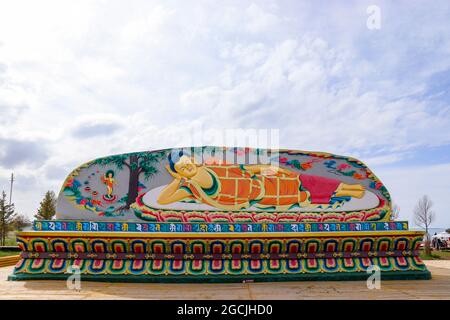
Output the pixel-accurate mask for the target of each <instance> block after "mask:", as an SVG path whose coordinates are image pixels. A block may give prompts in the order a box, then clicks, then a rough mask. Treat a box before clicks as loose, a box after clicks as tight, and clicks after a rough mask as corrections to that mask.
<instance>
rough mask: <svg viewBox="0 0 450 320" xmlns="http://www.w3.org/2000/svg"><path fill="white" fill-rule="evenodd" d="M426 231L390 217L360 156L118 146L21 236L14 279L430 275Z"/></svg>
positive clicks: (81, 173) (77, 173)
mask: <svg viewBox="0 0 450 320" xmlns="http://www.w3.org/2000/svg"><path fill="white" fill-rule="evenodd" d="M422 236H423V233H422V232H419V231H409V230H408V223H407V222H406V221H392V220H391V198H390V194H389V192H388V191H387V189H386V187H385V186H384V185H383V184H382V183H381V181H380V180H379V179H378V178H377V177H376V176H375V175H374V174H373V172H372V171H371V170H370V169H369V168H368V167H367V166H366V165H364V164H363V163H362V162H361V161H359V160H357V159H354V158H350V157H344V156H337V155H333V154H329V153H323V152H307V151H297V150H270V149H269V150H268V149H252V148H228V147H192V148H182V149H179V148H177V149H164V150H155V151H145V152H135V153H127V154H119V155H111V156H107V157H103V158H98V159H94V160H92V161H89V162H87V163H85V164H83V165H81V166H80V167H78V168H76V169H75V170H73V171H72V172H71V173H70V174H69V175H68V177H67V178H66V180H65V181H64V183H63V186H62V188H61V191H60V193H59V196H58V201H57V220H51V221H35V222H34V225H33V230H32V231H24V232H21V233H19V234H18V236H17V241H18V244H19V246H20V247H21V248H22V250H23V252H22V259H21V261H20V262H19V263H18V264H17V266H16V268H15V270H14V274H13V275H11V276H10V279H11V280H27V279H65V278H67V276H68V275H70V270H72V269H73V267H78V268H80V272H81V276H82V277H84V278H85V279H92V280H103V281H104V280H111V281H138V282H139V281H154V282H164V281H218V282H219V281H228V282H229V281H232V282H233V281H242V280H255V281H281V280H340V279H349V280H357V279H365V278H367V276H368V275H367V274H366V272H365V271H366V270H367V269H368V268H369V267H370V266H373V265H376V266H378V267H379V268H380V269H381V271H382V273H381V274H382V277H385V278H386V279H390V278H401V279H429V278H430V273H429V272H428V270H427V269H426V267H425V265H424V264H423V262H422V261H421V260H420V258H419V256H418V248H419V245H420V242H421V238H422Z"/></svg>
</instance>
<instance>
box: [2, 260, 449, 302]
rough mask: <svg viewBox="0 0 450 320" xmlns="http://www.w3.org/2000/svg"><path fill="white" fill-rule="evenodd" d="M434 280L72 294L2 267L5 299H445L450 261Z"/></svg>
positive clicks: (99, 288) (94, 286) (58, 284)
mask: <svg viewBox="0 0 450 320" xmlns="http://www.w3.org/2000/svg"><path fill="white" fill-rule="evenodd" d="M425 264H426V265H427V268H428V269H429V270H430V271H431V273H432V275H433V278H432V280H429V281H419V280H417V281H415V280H410V281H402V280H392V281H382V283H381V288H380V289H379V290H377V289H373V290H369V289H367V286H366V282H365V281H327V282H318V281H303V282H283V283H269V282H265V283H227V284H224V283H220V284H219V283H217V284H208V283H204V284H200V283H195V284H177V283H164V284H162V283H100V282H90V281H82V282H81V290H80V291H75V290H69V289H67V287H66V282H65V281H61V280H59V281H58V280H57V281H48V280H32V281H7V280H6V279H7V277H8V276H9V275H10V274H11V273H12V272H13V267H5V268H0V299H10V300H26V299H37V298H39V299H57V300H67V299H92V300H95V299H161V300H165V299H177V300H183V299H225V300H227V299H235V300H238V299H249V300H262V299H283V300H286V299H289V300H298V299H352V300H360V299H369V300H386V299H402V300H404V299H414V300H429V299H445V300H450V261H442V260H440V261H425Z"/></svg>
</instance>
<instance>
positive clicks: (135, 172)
mask: <svg viewBox="0 0 450 320" xmlns="http://www.w3.org/2000/svg"><path fill="white" fill-rule="evenodd" d="M163 156H164V153H163V152H135V153H128V154H119V155H114V156H109V157H105V158H100V159H97V160H94V163H95V164H98V165H100V166H106V165H109V164H115V165H116V166H117V168H119V169H122V168H123V167H126V168H128V170H129V171H130V179H129V181H128V196H127V201H126V204H125V206H123V207H122V208H120V210H123V209H129V208H130V205H131V204H132V203H134V202H135V201H136V198H137V196H138V189H139V177H140V176H141V174H142V175H143V176H144V178H145V179H148V178H149V177H151V176H152V175H154V174H155V173H157V172H158V171H157V169H156V168H155V167H154V164H156V163H158V162H159V160H160V159H161V158H162V157H163Z"/></svg>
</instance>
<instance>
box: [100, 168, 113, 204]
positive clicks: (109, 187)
mask: <svg viewBox="0 0 450 320" xmlns="http://www.w3.org/2000/svg"><path fill="white" fill-rule="evenodd" d="M100 179H101V180H102V182H103V183H104V184H105V185H106V194H105V195H103V199H104V200H106V201H113V200H114V199H115V196H114V195H113V191H114V189H113V188H114V185H115V184H116V181H115V179H114V171H112V170H108V171H106V173H105V175H104V176H103V177H101V178H100Z"/></svg>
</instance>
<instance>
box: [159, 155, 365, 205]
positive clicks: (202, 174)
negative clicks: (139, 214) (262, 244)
mask: <svg viewBox="0 0 450 320" xmlns="http://www.w3.org/2000/svg"><path fill="white" fill-rule="evenodd" d="M166 169H167V171H168V172H169V174H170V175H171V176H172V177H173V178H174V180H173V181H172V182H171V183H169V184H168V185H167V186H166V187H165V188H164V189H163V190H162V191H161V192H160V194H159V195H158V198H157V202H158V203H159V204H163V205H165V204H170V203H174V202H178V201H187V202H189V201H191V202H192V201H194V202H198V203H204V204H208V205H210V206H213V207H215V208H220V209H225V210H242V209H247V208H249V207H251V206H255V207H257V208H259V209H269V210H277V211H278V210H288V209H290V208H293V207H295V206H298V207H300V208H301V207H314V206H316V207H317V206H322V207H324V206H325V207H326V205H330V204H331V199H332V197H335V198H336V197H344V198H347V199H349V198H362V197H363V196H364V193H365V188H364V186H362V185H359V184H346V183H343V182H342V181H340V180H337V179H332V178H326V177H322V176H315V175H308V174H303V173H296V172H293V171H290V170H288V169H285V168H280V167H275V166H271V165H263V164H256V165H237V164H236V165H235V164H230V165H228V164H197V163H195V161H194V160H193V159H192V158H191V157H190V156H188V155H185V154H183V152H182V151H181V152H179V153H174V154H169V165H167V166H166Z"/></svg>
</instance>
